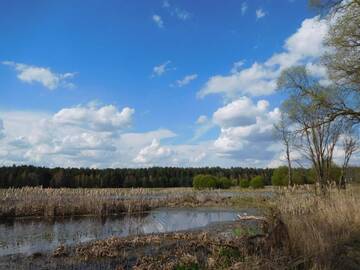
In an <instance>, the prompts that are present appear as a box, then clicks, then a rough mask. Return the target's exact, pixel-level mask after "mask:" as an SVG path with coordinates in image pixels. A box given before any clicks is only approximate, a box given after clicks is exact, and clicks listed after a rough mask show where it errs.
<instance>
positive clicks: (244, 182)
mask: <svg viewBox="0 0 360 270" xmlns="http://www.w3.org/2000/svg"><path fill="white" fill-rule="evenodd" d="M249 186H250V181H249V180H247V179H241V180H240V187H242V188H248V187H249Z"/></svg>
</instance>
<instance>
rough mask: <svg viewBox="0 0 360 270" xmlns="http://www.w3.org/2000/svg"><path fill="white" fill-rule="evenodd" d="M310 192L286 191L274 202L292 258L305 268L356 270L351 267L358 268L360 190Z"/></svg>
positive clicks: (359, 258)
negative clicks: (286, 231)
mask: <svg viewBox="0 0 360 270" xmlns="http://www.w3.org/2000/svg"><path fill="white" fill-rule="evenodd" d="M311 190H313V189H309V190H307V192H305V191H306V188H301V189H296V188H295V189H294V188H293V189H286V190H285V191H284V192H283V194H282V196H279V197H278V198H277V200H276V202H275V204H276V208H277V210H278V211H279V212H280V215H281V218H282V220H283V221H284V223H285V224H286V226H287V228H288V232H289V236H290V243H291V249H292V250H291V253H292V255H293V257H294V258H300V261H302V264H303V265H305V266H306V269H359V268H352V267H354V266H355V267H360V209H359V207H360V193H359V191H360V188H359V187H356V186H355V187H350V188H348V189H347V190H338V189H336V188H329V190H328V194H327V196H318V195H315V194H314V192H311ZM354 254H355V255H354ZM351 265H352V266H351Z"/></svg>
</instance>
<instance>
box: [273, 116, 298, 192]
mask: <svg viewBox="0 0 360 270" xmlns="http://www.w3.org/2000/svg"><path fill="white" fill-rule="evenodd" d="M290 125H291V123H290V121H289V119H288V117H287V116H286V114H285V113H284V112H282V113H281V116H280V120H279V122H278V123H276V124H275V125H274V129H275V136H276V137H277V138H279V139H280V140H281V142H282V144H283V146H284V148H285V157H286V161H287V164H288V166H287V167H288V185H289V186H291V185H292V184H293V173H292V165H291V155H290V154H291V147H292V143H293V133H292V132H291V130H290Z"/></svg>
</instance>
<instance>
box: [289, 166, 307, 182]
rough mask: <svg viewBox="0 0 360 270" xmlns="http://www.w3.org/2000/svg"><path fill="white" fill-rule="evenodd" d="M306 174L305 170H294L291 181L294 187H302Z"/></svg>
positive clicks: (305, 180)
mask: <svg viewBox="0 0 360 270" xmlns="http://www.w3.org/2000/svg"><path fill="white" fill-rule="evenodd" d="M306 174H307V170H305V169H294V170H293V179H292V180H293V183H294V185H304V184H305V183H307V178H306Z"/></svg>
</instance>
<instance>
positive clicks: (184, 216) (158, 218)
mask: <svg viewBox="0 0 360 270" xmlns="http://www.w3.org/2000/svg"><path fill="white" fill-rule="evenodd" d="M253 211H254V210H253ZM253 211H251V210H247V211H246V212H247V213H250V214H251V212H253ZM244 212H245V211H244ZM244 212H242V211H232V210H224V211H222V210H213V209H165V208H164V209H157V210H153V211H151V212H148V213H146V214H143V215H126V216H120V217H119V216H118V217H109V218H107V219H101V218H97V217H81V218H79V217H78V218H74V217H73V218H66V219H62V220H55V221H53V222H46V221H42V220H34V219H15V220H13V221H8V222H2V223H0V256H2V255H9V254H16V253H23V254H32V253H34V252H43V251H48V250H53V249H54V248H56V247H57V246H59V245H60V244H73V243H81V242H87V241H91V240H95V239H104V238H108V237H110V236H128V235H139V234H150V233H161V232H173V231H180V230H189V229H194V228H199V227H204V226H207V225H209V224H211V223H215V222H224V221H233V220H236V219H237V215H238V214H244Z"/></svg>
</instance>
